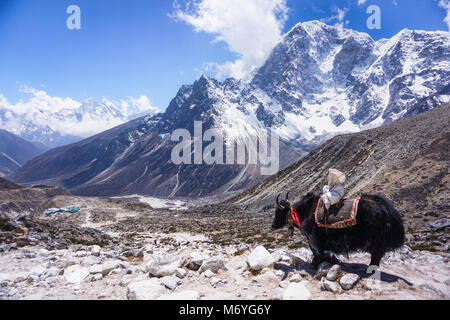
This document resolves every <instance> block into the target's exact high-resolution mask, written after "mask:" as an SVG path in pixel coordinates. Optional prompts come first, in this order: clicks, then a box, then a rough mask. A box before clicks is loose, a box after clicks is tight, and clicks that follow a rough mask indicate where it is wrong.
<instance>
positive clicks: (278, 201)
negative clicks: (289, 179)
mask: <svg viewBox="0 0 450 320" xmlns="http://www.w3.org/2000/svg"><path fill="white" fill-rule="evenodd" d="M277 207H278V209H280V210H284V207H283V206H282V205H281V204H280V195H278V196H277Z"/></svg>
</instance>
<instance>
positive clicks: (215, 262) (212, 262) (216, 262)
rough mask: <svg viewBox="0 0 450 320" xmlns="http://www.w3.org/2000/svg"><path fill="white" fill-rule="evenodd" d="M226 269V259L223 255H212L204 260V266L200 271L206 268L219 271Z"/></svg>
mask: <svg viewBox="0 0 450 320" xmlns="http://www.w3.org/2000/svg"><path fill="white" fill-rule="evenodd" d="M222 269H223V270H226V269H227V268H226V266H225V259H224V258H223V257H212V258H208V259H206V260H205V261H203V263H202V266H201V267H200V269H199V272H200V273H203V272H205V271H206V270H211V271H212V272H218V271H219V270H222Z"/></svg>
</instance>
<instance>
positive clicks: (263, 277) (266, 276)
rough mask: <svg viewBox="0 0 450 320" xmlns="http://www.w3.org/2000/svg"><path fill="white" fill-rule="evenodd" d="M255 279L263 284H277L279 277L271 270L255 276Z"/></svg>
mask: <svg viewBox="0 0 450 320" xmlns="http://www.w3.org/2000/svg"><path fill="white" fill-rule="evenodd" d="M255 279H256V281H257V282H259V283H264V284H276V285H277V284H278V283H279V282H280V278H279V277H278V276H276V275H275V273H274V272H273V271H267V272H264V273H263V274H260V275H258V276H256V277H255Z"/></svg>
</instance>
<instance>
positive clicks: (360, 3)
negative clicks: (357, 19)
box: [358, 0, 367, 6]
mask: <svg viewBox="0 0 450 320" xmlns="http://www.w3.org/2000/svg"><path fill="white" fill-rule="evenodd" d="M366 2H367V0H358V6H362V5H364V4H365V3H366Z"/></svg>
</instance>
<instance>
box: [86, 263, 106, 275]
mask: <svg viewBox="0 0 450 320" xmlns="http://www.w3.org/2000/svg"><path fill="white" fill-rule="evenodd" d="M89 273H90V274H99V273H103V267H102V265H101V264H94V265H93V266H90V267H89Z"/></svg>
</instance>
